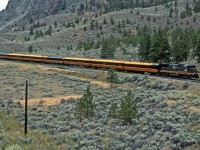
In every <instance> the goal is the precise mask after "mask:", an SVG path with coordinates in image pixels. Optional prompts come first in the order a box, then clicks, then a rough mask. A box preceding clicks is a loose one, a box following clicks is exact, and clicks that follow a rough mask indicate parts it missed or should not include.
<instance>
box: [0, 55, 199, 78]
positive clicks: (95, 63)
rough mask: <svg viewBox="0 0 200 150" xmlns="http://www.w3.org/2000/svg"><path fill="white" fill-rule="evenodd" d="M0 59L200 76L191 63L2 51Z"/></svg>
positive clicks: (184, 76)
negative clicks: (53, 55)
mask: <svg viewBox="0 0 200 150" xmlns="http://www.w3.org/2000/svg"><path fill="white" fill-rule="evenodd" d="M0 59H6V60H20V61H29V62H40V63H52V64H63V65H71V66H84V67H87V68H106V69H115V70H120V71H128V72H138V73H150V74H155V75H160V76H177V77H181V78H188V79H190V78H199V74H198V71H197V68H196V66H195V65H190V64H174V63H146V62H131V61H117V60H105V59H89V58H71V57H64V58H60V57H48V56H41V55H26V54H2V53H0Z"/></svg>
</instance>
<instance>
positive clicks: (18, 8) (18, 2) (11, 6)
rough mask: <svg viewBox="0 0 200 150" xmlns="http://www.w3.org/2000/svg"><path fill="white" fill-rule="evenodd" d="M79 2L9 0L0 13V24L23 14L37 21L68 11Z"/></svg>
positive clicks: (65, 0)
mask: <svg viewBox="0 0 200 150" xmlns="http://www.w3.org/2000/svg"><path fill="white" fill-rule="evenodd" d="M78 1H80V0H9V2H8V5H7V7H6V9H5V10H4V11H2V12H0V23H2V22H6V21H10V20H12V19H14V18H16V17H19V16H20V15H23V14H24V13H26V14H27V17H26V18H29V19H30V17H31V18H33V19H39V18H42V17H45V16H48V15H52V14H56V13H59V12H61V11H65V10H66V9H69V8H70V7H71V5H72V4H74V3H77V2H78Z"/></svg>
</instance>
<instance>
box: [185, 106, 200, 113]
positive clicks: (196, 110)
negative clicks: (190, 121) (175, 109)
mask: <svg viewBox="0 0 200 150" xmlns="http://www.w3.org/2000/svg"><path fill="white" fill-rule="evenodd" d="M188 109H189V111H192V112H199V113H200V107H195V106H192V107H189V108H188Z"/></svg>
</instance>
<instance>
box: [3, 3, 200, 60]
mask: <svg viewBox="0 0 200 150" xmlns="http://www.w3.org/2000/svg"><path fill="white" fill-rule="evenodd" d="M199 7H200V2H199V1H193V0H189V1H187V2H186V1H184V0H175V1H173V0H159V1H154V0H144V1H138V0H129V1H125V0H123V1H119V0H118V1H112V0H110V1H107V0H104V1H98V0H76V1H71V0H57V1H41V0H38V1H36V0H23V1H20V2H16V1H15V0H10V1H9V3H8V6H7V7H6V9H5V10H3V11H2V12H0V16H1V19H0V24H1V27H0V35H1V36H0V44H1V47H0V50H1V51H2V52H15V53H37V54H44V55H56V56H71V57H89V58H111V59H121V60H141V61H151V62H152V61H153V62H162V61H165V62H169V61H170V62H175V61H176V62H180V61H187V60H199V55H200V54H199V53H200V52H199V47H200V46H198V45H200V44H198V43H199V34H198V33H199V27H198V24H199V20H200V18H199V13H198V12H199ZM157 41H159V42H158V43H157Z"/></svg>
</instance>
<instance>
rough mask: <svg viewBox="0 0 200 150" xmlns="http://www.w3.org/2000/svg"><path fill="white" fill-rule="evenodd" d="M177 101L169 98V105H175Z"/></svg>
mask: <svg viewBox="0 0 200 150" xmlns="http://www.w3.org/2000/svg"><path fill="white" fill-rule="evenodd" d="M175 102H176V101H174V100H168V101H167V105H168V106H170V107H171V106H172V105H174V103H175Z"/></svg>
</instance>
